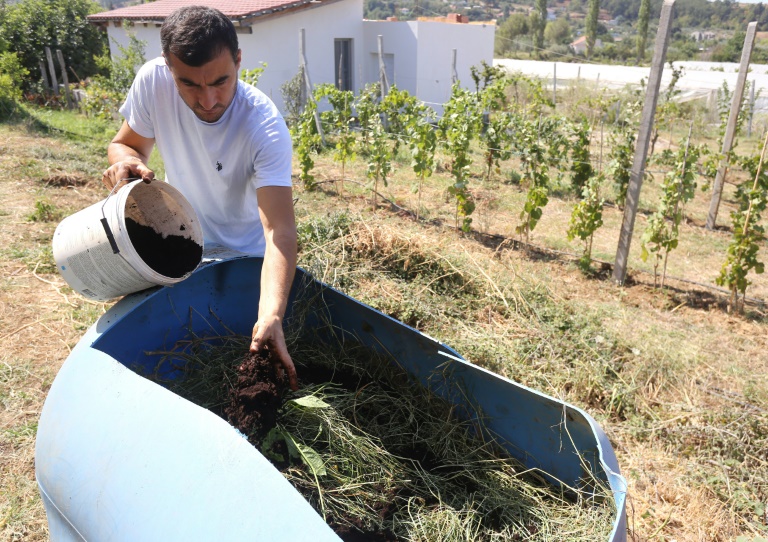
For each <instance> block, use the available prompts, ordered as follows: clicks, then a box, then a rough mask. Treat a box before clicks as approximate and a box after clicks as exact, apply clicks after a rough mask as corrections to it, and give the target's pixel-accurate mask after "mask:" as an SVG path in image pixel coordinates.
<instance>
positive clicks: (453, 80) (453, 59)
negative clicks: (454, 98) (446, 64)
mask: <svg viewBox="0 0 768 542" xmlns="http://www.w3.org/2000/svg"><path fill="white" fill-rule="evenodd" d="M456 53H457V51H456V49H452V50H451V86H453V85H455V84H456V83H458V82H459V72H457V71H456Z"/></svg>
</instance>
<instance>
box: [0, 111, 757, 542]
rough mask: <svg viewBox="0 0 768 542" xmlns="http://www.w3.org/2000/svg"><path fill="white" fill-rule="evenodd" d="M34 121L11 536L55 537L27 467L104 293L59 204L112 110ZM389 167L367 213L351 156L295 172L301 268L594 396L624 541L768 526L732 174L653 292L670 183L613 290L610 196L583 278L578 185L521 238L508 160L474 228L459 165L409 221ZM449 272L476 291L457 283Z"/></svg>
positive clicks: (4, 172) (3, 232)
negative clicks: (93, 117)
mask: <svg viewBox="0 0 768 542" xmlns="http://www.w3.org/2000/svg"><path fill="white" fill-rule="evenodd" d="M35 117H36V119H35V120H32V119H22V120H19V121H18V122H13V123H6V124H0V269H2V286H1V287H0V479H1V480H2V492H0V540H3V541H6V540H7V541H17V540H24V541H43V540H47V539H48V534H47V525H46V518H45V513H44V510H43V506H42V503H41V501H40V498H39V496H38V493H37V488H36V484H35V474H34V445H35V433H36V427H37V420H38V418H39V415H40V412H41V409H42V406H43V403H44V401H45V397H46V393H47V391H48V389H49V387H50V385H51V383H52V381H53V379H54V378H55V376H56V373H57V371H58V369H59V368H60V366H61V364H62V363H63V362H64V360H65V359H66V357H67V355H68V354H69V352H70V350H71V349H72V347H73V346H74V345H75V344H76V343H77V341H78V340H79V338H80V337H81V336H82V334H83V332H84V331H85V330H86V329H87V328H88V326H90V325H91V324H92V323H93V322H95V321H96V319H97V318H98V317H99V315H100V314H102V313H103V312H104V310H105V308H106V307H107V306H109V303H107V304H102V303H94V302H91V301H88V300H86V299H84V298H83V297H81V296H80V295H78V294H77V293H75V292H73V291H72V290H71V289H70V288H69V287H68V286H67V285H66V283H65V282H64V281H63V279H62V278H61V277H60V276H59V275H58V273H57V272H56V269H55V266H54V264H53V260H52V255H51V249H50V246H51V238H52V235H53V231H54V229H55V227H56V225H57V223H58V221H59V220H60V219H61V218H62V217H63V216H66V215H68V214H70V213H72V212H75V211H77V210H79V209H81V208H84V207H85V206H87V205H90V204H91V203H94V202H96V201H99V200H100V199H103V198H104V197H105V191H104V189H103V187H102V186H101V184H100V176H101V171H102V169H103V168H104V167H105V152H104V149H105V146H106V143H107V142H108V140H109V138H110V137H111V131H112V130H114V126H112V125H109V124H105V125H99V124H96V123H93V122H90V123H89V122H86V121H85V120H78V117H74V116H73V115H67V114H63V113H61V114H59V113H57V114H53V113H49V112H48V113H47V112H45V111H37V112H35ZM742 144H743V145H751V146H752V147H753V148H754V147H756V145H757V144H758V143H756V141H754V140H750V141H744V142H743V143H742ZM157 166H158V168H159V167H161V166H160V164H157ZM394 166H395V169H394V172H393V175H392V176H391V178H390V179H389V185H388V187H386V188H381V189H380V192H381V194H382V195H383V196H385V197H386V198H387V200H388V201H389V202H387V201H384V202H383V203H382V204H381V205H380V206H379V207H378V208H376V209H373V208H372V207H371V204H370V199H369V196H370V192H369V191H368V190H366V188H365V185H366V184H367V182H368V181H367V180H366V178H365V174H364V172H365V169H366V166H365V163H364V161H363V160H362V159H361V158H358V159H357V162H356V163H354V164H352V165H350V164H347V166H346V168H345V172H346V173H345V179H344V183H343V193H342V187H341V182H340V181H341V167H340V165H339V164H337V163H335V162H333V160H332V158H331V157H330V155H323V156H320V157H317V158H316V168H315V171H314V174H315V176H316V177H317V180H318V181H319V182H320V184H319V187H318V190H315V191H313V192H308V191H306V190H304V189H303V188H302V187H301V186H300V185H299V184H297V185H296V193H295V197H296V198H297V199H296V212H297V216H298V219H299V226H300V238H301V255H300V257H301V262H300V263H301V265H302V267H304V268H305V269H308V270H310V271H312V272H313V273H314V274H315V275H316V276H317V278H319V279H320V280H323V281H325V282H328V283H330V284H331V285H334V286H336V287H339V288H341V289H342V290H344V291H346V292H347V293H349V294H350V295H352V296H353V297H356V298H357V299H360V300H361V301H364V302H366V303H368V304H370V305H373V306H374V307H376V308H378V309H380V310H382V311H384V312H386V313H388V314H390V315H392V316H394V317H396V318H398V319H401V320H403V321H405V322H406V323H408V324H410V325H412V326H414V327H417V328H419V329H421V330H423V331H424V332H426V333H428V334H429V335H431V336H433V337H436V338H437V339H439V340H441V341H443V342H445V343H447V344H449V345H450V346H452V347H454V348H455V349H456V350H457V351H459V352H460V353H461V354H462V355H464V356H465V357H466V358H467V359H469V360H470V361H471V362H473V363H477V364H479V365H482V366H485V367H487V368H488V369H490V370H493V371H495V372H497V373H499V374H501V375H503V376H506V377H508V378H511V379H514V380H516V381H519V382H521V383H523V384H525V385H528V386H531V387H533V388H535V389H538V390H540V391H542V392H544V393H547V394H549V395H552V396H556V397H559V398H562V399H564V400H566V401H568V402H569V403H572V404H574V405H576V406H578V407H581V408H584V409H585V410H587V411H588V412H589V413H590V414H591V415H592V416H594V417H595V418H596V419H597V420H598V422H599V423H600V424H601V426H602V427H603V429H604V430H605V431H606V433H607V434H608V435H609V437H610V438H611V441H612V443H613V445H614V448H615V450H616V453H617V455H618V458H619V463H620V465H621V469H622V474H623V475H624V476H625V477H626V479H627V481H628V484H629V496H628V501H627V502H628V504H627V514H628V526H629V539H630V540H635V541H661V540H667V541H672V540H676V541H689V540H690V541H709V540H715V541H726V540H748V541H756V540H761V539H765V538H768V452H767V451H768V320H767V319H766V311H768V308H766V306H765V304H764V301H765V300H768V280H766V278H765V277H764V276H752V277H751V278H752V280H753V281H754V284H753V285H752V286H750V288H749V289H748V290H747V296H748V297H749V298H750V300H749V303H747V306H746V311H745V314H737V313H734V314H730V313H728V312H727V310H726V301H727V292H723V291H722V289H720V288H718V287H716V286H715V284H714V278H715V276H716V275H717V273H718V272H719V269H720V266H721V264H722V261H723V259H724V253H725V249H726V247H727V244H728V242H729V240H730V236H731V232H730V228H729V224H730V222H729V220H728V219H727V212H728V210H729V209H730V208H732V207H733V204H734V203H733V199H732V194H733V185H730V184H729V185H728V186H727V187H726V194H725V199H724V202H723V206H722V210H721V215H720V216H721V219H720V224H722V225H723V226H724V227H722V228H720V229H718V230H717V231H714V232H708V231H706V230H705V229H704V228H703V227H702V224H703V220H704V217H705V216H706V215H705V213H706V208H707V206H708V201H709V199H708V194H707V193H704V192H701V191H699V192H697V195H696V198H695V200H694V202H693V203H692V204H690V206H689V208H688V210H687V217H688V220H687V221H686V222H685V223H684V225H683V227H682V233H681V239H680V245H679V247H678V248H677V250H675V251H673V252H672V253H671V255H670V260H669V267H668V271H667V273H668V281H667V288H666V289H665V290H664V291H660V290H658V289H656V288H654V277H653V272H652V267H651V265H650V264H649V263H648V264H647V263H643V262H642V261H641V260H640V258H639V250H640V246H639V245H640V243H639V240H638V239H639V236H640V235H641V234H642V229H643V227H644V222H645V217H646V216H647V214H648V211H652V210H653V209H652V207H653V204H654V201H656V198H657V194H658V182H657V183H647V185H646V186H645V187H644V196H643V200H642V201H641V213H640V216H639V218H638V222H637V227H636V233H635V239H634V241H633V246H632V254H631V257H630V263H629V267H630V275H629V279H628V281H627V284H625V285H624V286H618V285H616V284H615V283H613V282H612V281H611V280H610V271H609V268H610V265H611V264H612V263H613V258H614V255H615V250H616V249H615V247H616V241H617V239H618V229H619V225H620V223H621V211H620V210H619V209H618V208H616V207H615V206H613V205H610V204H608V205H606V207H605V210H604V220H605V225H604V226H603V228H601V229H600V230H599V231H598V233H597V236H596V238H595V242H594V243H595V244H594V249H593V257H594V258H595V259H596V260H597V261H596V262H595V263H593V270H594V272H593V273H591V274H585V273H584V272H583V271H581V270H580V269H579V268H578V266H577V265H576V260H577V259H578V257H579V255H580V252H581V245H580V244H579V243H578V242H575V241H574V242H568V241H567V240H566V237H565V230H566V229H567V224H568V220H569V216H570V211H571V209H572V207H573V205H574V203H575V200H574V199H573V197H572V196H569V195H567V194H563V195H562V197H561V196H560V195H557V196H555V197H552V198H551V200H550V203H549V205H548V206H547V207H546V208H545V210H544V216H543V218H542V220H541V222H540V223H539V225H538V226H537V227H536V229H535V230H534V231H533V233H532V236H531V240H530V241H531V245H530V246H524V245H522V244H521V243H519V236H515V234H514V229H515V226H516V225H517V224H518V223H519V218H518V215H519V212H520V208H521V206H522V202H523V200H524V195H525V194H524V190H523V189H522V188H521V187H520V186H518V185H515V184H511V183H507V182H504V178H503V176H502V177H500V178H496V179H492V180H491V181H488V182H484V181H482V180H480V179H479V172H478V175H477V178H475V179H473V181H472V183H471V188H472V191H473V195H474V197H475V199H476V201H477V204H478V205H477V210H476V211H475V214H474V222H473V226H474V228H475V232H474V233H473V234H469V235H463V234H458V233H457V232H456V231H455V230H454V229H453V228H452V225H453V223H454V217H453V207H452V204H451V202H450V200H449V198H448V197H447V195H446V190H445V188H446V187H447V186H448V184H449V182H450V181H449V175H448V174H447V173H446V172H445V171H438V172H437V173H436V175H434V176H433V177H432V178H431V179H430V180H429V182H428V183H427V185H425V187H424V189H423V192H422V196H421V201H422V209H421V213H420V214H421V220H420V221H416V220H415V219H414V218H413V215H412V214H411V213H410V212H409V211H412V210H415V208H416V206H417V201H418V199H417V195H416V194H415V193H414V192H413V190H412V187H413V185H414V184H415V183H416V181H415V177H414V175H413V173H412V171H411V170H410V165H409V162H408V160H407V157H404V156H400V157H399V158H398V160H396V161H395V164H394ZM510 167H514V164H512V165H511V166H510ZM380 201H381V200H380ZM765 250H766V246H765V243H763V244H762V246H761V252H762V254H763V259H765ZM600 262H605V263H604V264H602V263H600ZM446 275H449V276H457V277H460V278H461V281H460V284H472V285H473V288H472V289H471V290H472V292H473V293H472V294H471V295H470V294H469V293H468V292H467V291H463V290H462V288H461V287H459V286H456V287H455V288H456V290H455V291H454V290H451V289H450V288H451V287H450V286H449V285H448V286H446V285H445V283H444V281H443V280H442V277H444V276H446ZM438 285H440V287H439V288H438ZM478 292H479V293H478ZM521 415H524V413H521Z"/></svg>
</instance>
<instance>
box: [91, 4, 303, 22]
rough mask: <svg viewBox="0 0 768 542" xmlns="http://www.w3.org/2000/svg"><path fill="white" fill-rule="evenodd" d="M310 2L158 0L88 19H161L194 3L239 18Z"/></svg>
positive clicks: (93, 20)
mask: <svg viewBox="0 0 768 542" xmlns="http://www.w3.org/2000/svg"><path fill="white" fill-rule="evenodd" d="M311 2H313V3H317V0H157V1H156V2H149V3H146V4H140V5H137V6H130V7H124V8H118V9H113V10H112V11H103V12H101V13H96V14H94V15H89V16H88V20H90V21H92V22H100V21H114V20H118V21H119V20H123V19H128V20H134V21H135V20H142V21H153V20H154V21H162V20H164V19H165V18H166V17H167V16H168V15H170V14H171V13H172V12H173V11H175V10H176V9H178V8H180V7H183V6H193V5H195V6H208V7H212V8H216V9H218V10H219V11H221V12H222V13H224V15H226V16H228V17H229V18H230V19H233V20H237V19H243V18H246V17H257V16H259V15H266V14H269V13H273V12H275V11H282V10H284V9H288V8H292V7H297V6H301V5H303V4H310V3H311Z"/></svg>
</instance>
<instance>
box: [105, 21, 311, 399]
mask: <svg viewBox="0 0 768 542" xmlns="http://www.w3.org/2000/svg"><path fill="white" fill-rule="evenodd" d="M160 42H161V45H162V50H163V55H162V57H160V58H157V59H155V60H152V61H149V62H147V63H146V64H145V65H144V66H143V67H142V68H141V70H139V73H138V74H137V76H136V79H135V80H134V82H133V85H132V86H131V90H130V91H129V93H128V96H127V98H126V101H125V103H124V104H123V106H122V107H121V108H120V113H121V114H122V115H123V116H124V117H125V120H124V122H123V125H122V126H121V128H120V130H119V131H118V133H117V135H116V136H115V138H114V139H113V140H112V142H111V143H110V144H109V147H108V149H107V156H108V159H109V163H110V166H109V168H108V169H107V170H106V171H105V172H104V177H103V182H104V184H105V185H106V186H107V188H109V189H112V188H113V187H114V186H115V185H116V184H119V183H123V182H125V180H126V179H128V178H141V179H144V181H146V182H151V181H152V180H153V179H154V172H153V171H152V170H150V169H149V167H148V166H147V160H148V159H149V155H150V153H151V152H152V148H153V146H154V145H155V144H157V147H158V150H159V151H160V154H161V155H162V157H163V161H164V163H165V169H166V177H167V180H168V182H169V183H170V184H172V185H173V186H175V187H176V188H178V189H179V190H180V191H181V192H182V194H184V196H185V197H186V198H187V199H188V200H189V202H190V204H191V205H192V207H193V208H194V209H195V212H196V213H197V215H198V218H199V220H200V223H201V225H202V229H203V236H204V239H205V243H206V245H209V244H221V245H224V246H227V247H230V248H234V249H236V250H240V251H242V252H247V253H250V254H256V255H263V256H264V266H263V270H262V275H261V296H260V299H259V313H258V321H257V322H256V324H255V325H254V327H253V334H252V342H251V346H250V350H251V351H252V352H259V351H263V350H265V349H266V350H268V351H269V354H270V355H271V356H272V360H273V362H276V363H277V362H279V364H278V372H279V373H281V374H282V371H281V368H282V369H285V371H286V372H287V375H288V380H289V383H290V385H291V388H293V389H296V388H297V381H296V369H295V367H294V365H293V362H292V360H291V357H290V355H289V354H288V349H287V347H286V344H285V336H284V334H283V316H284V314H285V309H286V305H287V301H288V293H289V291H290V287H291V283H292V281H293V277H294V274H295V271H296V251H297V249H296V223H295V217H294V213H293V198H292V192H291V138H290V134H289V132H288V129H287V127H286V125H285V122H284V120H283V118H282V117H281V116H280V113H279V112H278V111H277V109H276V107H275V105H274V104H273V103H272V101H271V100H270V99H269V98H268V97H267V96H265V95H264V93H262V92H261V91H259V90H257V89H256V88H254V87H252V86H250V85H247V84H245V83H243V82H242V81H239V80H238V70H239V68H240V58H241V52H240V49H239V46H238V41H237V34H236V32H235V28H234V25H233V24H232V22H231V21H230V20H229V19H228V18H227V17H226V16H225V15H224V14H222V13H221V12H220V11H217V10H215V9H211V8H207V7H202V6H188V7H183V8H180V9H178V10H176V11H174V12H173V13H172V14H171V15H170V16H169V17H168V18H167V19H166V20H165V22H164V23H163V26H162V28H161V30H160Z"/></svg>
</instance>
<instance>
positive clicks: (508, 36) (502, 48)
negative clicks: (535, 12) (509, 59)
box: [494, 13, 531, 56]
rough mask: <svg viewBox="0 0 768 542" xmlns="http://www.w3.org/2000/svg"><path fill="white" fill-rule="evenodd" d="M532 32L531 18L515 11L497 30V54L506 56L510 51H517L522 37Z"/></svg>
mask: <svg viewBox="0 0 768 542" xmlns="http://www.w3.org/2000/svg"><path fill="white" fill-rule="evenodd" d="M530 32H531V25H530V20H529V19H528V17H527V16H526V15H524V14H522V13H513V14H512V15H510V16H509V17H508V18H507V19H506V20H505V21H504V22H503V23H501V26H499V28H498V29H497V30H496V45H495V47H494V49H495V51H496V54H497V55H499V56H504V55H505V54H507V53H509V52H510V51H517V50H518V49H519V46H520V38H522V37H523V36H527V35H528V34H530Z"/></svg>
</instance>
